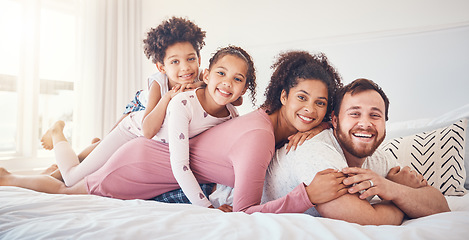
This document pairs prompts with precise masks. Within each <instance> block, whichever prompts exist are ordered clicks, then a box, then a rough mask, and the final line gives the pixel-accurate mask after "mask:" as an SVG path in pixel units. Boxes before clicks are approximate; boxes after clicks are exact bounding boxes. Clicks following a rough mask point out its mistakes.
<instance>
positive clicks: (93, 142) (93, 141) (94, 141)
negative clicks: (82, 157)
mask: <svg viewBox="0 0 469 240" xmlns="http://www.w3.org/2000/svg"><path fill="white" fill-rule="evenodd" d="M99 141H101V139H99V138H93V140H91V144H95V143H97V142H99Z"/></svg>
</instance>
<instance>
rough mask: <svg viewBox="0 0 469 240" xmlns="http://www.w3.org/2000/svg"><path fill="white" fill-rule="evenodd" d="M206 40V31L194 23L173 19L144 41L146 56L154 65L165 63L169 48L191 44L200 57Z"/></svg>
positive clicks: (163, 23) (164, 22) (151, 32)
mask: <svg viewBox="0 0 469 240" xmlns="http://www.w3.org/2000/svg"><path fill="white" fill-rule="evenodd" d="M204 38H205V31H202V29H200V27H198V26H197V25H196V24H194V23H193V22H191V21H189V20H187V19H184V18H180V17H172V18H170V19H167V20H165V21H163V22H162V23H161V24H160V25H158V26H157V27H156V28H152V29H151V30H150V31H149V32H148V33H147V38H146V39H144V40H143V43H144V51H145V55H146V56H147V58H148V59H151V61H152V62H153V63H157V62H159V63H163V60H164V57H165V54H166V49H167V48H168V47H169V46H171V45H173V44H175V43H180V42H189V43H190V44H192V46H193V47H194V49H195V51H196V52H197V56H198V57H200V49H202V47H203V46H204V45H205V42H204Z"/></svg>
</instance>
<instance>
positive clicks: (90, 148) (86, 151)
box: [78, 113, 130, 162]
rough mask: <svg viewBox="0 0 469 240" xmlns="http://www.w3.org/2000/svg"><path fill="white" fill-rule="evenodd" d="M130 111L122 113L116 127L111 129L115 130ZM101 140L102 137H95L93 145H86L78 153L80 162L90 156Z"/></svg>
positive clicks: (92, 141)
mask: <svg viewBox="0 0 469 240" xmlns="http://www.w3.org/2000/svg"><path fill="white" fill-rule="evenodd" d="M129 114H130V113H124V114H122V116H121V118H120V119H119V120H117V122H116V124H115V125H114V127H112V129H111V131H112V130H114V128H116V127H117V125H119V123H120V122H122V120H123V119H124V118H125V117H127V116H128V115H129ZM100 141H101V139H99V138H94V139H93V140H91V145H89V146H88V147H86V148H85V149H83V151H81V152H80V153H79V154H78V160H79V161H80V162H82V161H83V159H85V158H86V157H88V155H89V154H90V153H91V152H92V151H93V150H94V149H95V148H96V146H98V144H99V142H100Z"/></svg>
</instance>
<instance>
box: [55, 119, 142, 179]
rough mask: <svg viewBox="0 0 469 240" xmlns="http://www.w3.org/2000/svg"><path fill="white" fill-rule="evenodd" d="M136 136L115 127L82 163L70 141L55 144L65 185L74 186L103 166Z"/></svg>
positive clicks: (56, 155)
mask: <svg viewBox="0 0 469 240" xmlns="http://www.w3.org/2000/svg"><path fill="white" fill-rule="evenodd" d="M135 137H136V136H135V135H133V134H131V133H129V132H128V131H126V130H124V129H121V128H119V127H118V128H115V129H114V130H113V131H111V132H110V133H109V134H108V135H107V136H106V137H104V139H103V140H102V141H101V142H100V143H99V144H98V146H97V147H96V148H95V149H94V150H93V151H92V152H91V153H90V154H89V155H88V157H86V158H85V159H84V161H83V162H81V163H79V161H78V157H77V155H75V153H74V152H73V150H72V147H71V146H70V144H69V143H68V142H58V143H57V144H55V145H54V149H55V157H56V160H57V165H58V166H59V169H60V173H61V174H62V178H63V180H64V182H65V185H67V186H73V185H75V184H76V183H77V182H78V181H80V180H82V179H83V178H84V177H86V176H88V175H89V174H91V173H93V172H94V171H96V170H98V169H99V168H101V167H102V166H103V165H104V164H105V163H106V161H107V160H108V159H109V158H110V157H111V156H112V154H114V152H115V151H116V150H117V149H119V148H120V147H121V146H122V145H123V144H124V143H126V142H128V141H130V140H131V139H133V138H135Z"/></svg>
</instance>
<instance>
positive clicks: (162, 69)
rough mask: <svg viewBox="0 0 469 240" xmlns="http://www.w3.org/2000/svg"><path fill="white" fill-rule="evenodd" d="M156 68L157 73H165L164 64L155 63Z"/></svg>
mask: <svg viewBox="0 0 469 240" xmlns="http://www.w3.org/2000/svg"><path fill="white" fill-rule="evenodd" d="M156 68H157V69H158V71H160V72H161V73H166V70H165V69H164V64H163V63H160V62H157V63H156Z"/></svg>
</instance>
